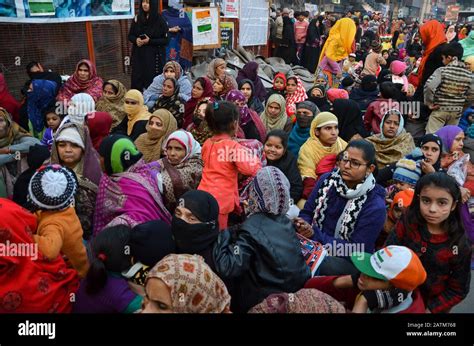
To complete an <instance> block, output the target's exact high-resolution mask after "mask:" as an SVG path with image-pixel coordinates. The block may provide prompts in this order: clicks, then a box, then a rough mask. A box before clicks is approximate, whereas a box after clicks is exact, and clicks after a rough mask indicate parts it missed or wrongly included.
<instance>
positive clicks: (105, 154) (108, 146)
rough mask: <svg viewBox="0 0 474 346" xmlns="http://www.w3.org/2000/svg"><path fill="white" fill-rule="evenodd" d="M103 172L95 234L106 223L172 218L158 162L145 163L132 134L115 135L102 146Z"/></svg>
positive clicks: (141, 221)
mask: <svg viewBox="0 0 474 346" xmlns="http://www.w3.org/2000/svg"><path fill="white" fill-rule="evenodd" d="M99 154H100V156H101V162H103V165H102V166H103V169H104V171H105V172H104V173H105V174H103V175H102V178H101V180H100V184H99V192H98V193H97V203H96V210H95V213H94V234H97V233H99V232H101V231H102V230H103V229H104V228H105V227H110V226H115V225H128V226H129V227H134V226H136V225H138V224H141V223H144V222H147V221H152V220H162V221H165V222H167V223H170V221H171V215H170V213H169V212H168V210H166V207H165V205H164V203H163V199H162V197H161V194H160V190H159V188H158V181H157V175H158V173H159V172H160V170H161V166H160V164H159V163H158V162H151V163H145V162H144V161H143V160H140V159H141V157H142V155H141V153H140V152H139V151H138V149H137V148H136V147H135V145H134V144H133V142H132V141H131V140H130V138H128V137H126V136H121V135H112V136H109V137H107V138H105V139H104V140H103V141H102V143H101V145H100V148H99Z"/></svg>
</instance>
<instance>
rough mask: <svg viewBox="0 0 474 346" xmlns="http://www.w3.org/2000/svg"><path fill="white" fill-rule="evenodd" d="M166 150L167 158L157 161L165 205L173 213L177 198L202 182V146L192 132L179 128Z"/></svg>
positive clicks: (168, 139)
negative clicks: (159, 167)
mask: <svg viewBox="0 0 474 346" xmlns="http://www.w3.org/2000/svg"><path fill="white" fill-rule="evenodd" d="M163 149H164V151H165V157H164V158H162V159H160V160H159V161H158V163H159V164H160V166H161V167H162V168H161V173H160V174H159V175H158V187H159V188H160V192H161V194H162V195H163V200H164V203H165V206H166V208H167V209H168V210H169V211H170V213H174V210H175V208H176V206H177V202H178V199H179V198H180V197H181V196H182V195H183V194H184V193H185V192H186V191H189V190H194V189H196V188H197V187H198V185H199V183H200V182H201V176H202V168H203V162H202V159H201V145H200V144H199V143H198V142H197V141H196V140H195V139H194V138H193V135H192V134H190V133H189V132H187V131H184V130H178V131H175V132H173V133H172V134H170V135H169V136H168V138H167V139H166V141H165V142H164V144H163Z"/></svg>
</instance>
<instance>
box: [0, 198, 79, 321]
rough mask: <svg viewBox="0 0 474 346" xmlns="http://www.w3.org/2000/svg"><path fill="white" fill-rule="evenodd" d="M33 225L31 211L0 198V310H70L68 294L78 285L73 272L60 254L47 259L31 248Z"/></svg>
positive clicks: (22, 311) (9, 311) (33, 246)
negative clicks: (1, 248) (15, 251)
mask: <svg viewBox="0 0 474 346" xmlns="http://www.w3.org/2000/svg"><path fill="white" fill-rule="evenodd" d="M36 227H37V224H36V217H35V216H34V215H33V214H31V213H29V212H28V211H26V210H25V209H23V208H21V207H20V206H18V205H17V204H15V203H13V202H12V201H10V200H7V199H4V198H0V243H1V244H2V245H3V249H5V251H6V253H4V254H3V253H2V255H1V256H0V268H1V269H0V281H1V283H2V284H1V285H0V313H52V312H56V313H65V312H71V309H72V305H71V301H70V297H71V294H73V293H75V292H76V291H77V289H78V288H79V279H78V276H77V272H76V271H75V270H74V269H70V268H68V267H67V266H66V263H65V262H64V259H63V258H62V257H61V255H58V257H56V258H55V259H53V260H48V259H46V258H45V257H44V256H43V255H42V254H41V253H40V252H35V251H37V249H38V248H37V246H35V245H36V244H35V243H34V241H33V238H32V236H31V235H32V233H33V232H36ZM14 250H18V251H20V252H19V253H17V254H14V252H13V251H14ZM36 255H37V256H36ZM36 257H37V258H36Z"/></svg>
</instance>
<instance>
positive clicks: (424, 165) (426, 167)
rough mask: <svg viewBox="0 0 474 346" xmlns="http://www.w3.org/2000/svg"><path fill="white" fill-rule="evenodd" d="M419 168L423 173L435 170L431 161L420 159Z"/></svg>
mask: <svg viewBox="0 0 474 346" xmlns="http://www.w3.org/2000/svg"><path fill="white" fill-rule="evenodd" d="M421 170H422V171H423V173H425V174H428V173H434V172H436V170H435V169H434V167H433V165H432V164H431V163H428V162H425V160H422V161H421Z"/></svg>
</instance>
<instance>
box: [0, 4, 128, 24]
mask: <svg viewBox="0 0 474 346" xmlns="http://www.w3.org/2000/svg"><path fill="white" fill-rule="evenodd" d="M134 16H135V9H134V0H109V1H103V0H0V22H7V23H65V22H85V21H92V20H112V19H131V18H133V17H134Z"/></svg>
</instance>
